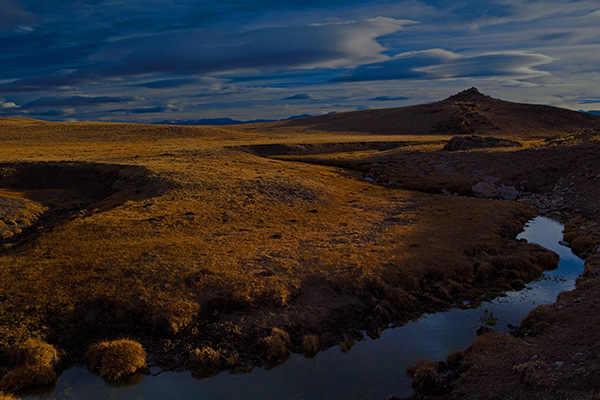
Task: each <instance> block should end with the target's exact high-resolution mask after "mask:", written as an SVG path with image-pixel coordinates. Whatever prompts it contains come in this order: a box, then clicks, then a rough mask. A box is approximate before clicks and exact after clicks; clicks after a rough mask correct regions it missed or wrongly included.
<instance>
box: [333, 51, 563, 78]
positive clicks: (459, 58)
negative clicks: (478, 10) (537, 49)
mask: <svg viewBox="0 0 600 400" xmlns="http://www.w3.org/2000/svg"><path fill="white" fill-rule="evenodd" d="M552 61H553V59H552V58H551V57H548V56H545V55H543V54H537V53H530V52H523V51H507V52H494V53H483V54H477V55H467V56H465V55H460V54H457V53H453V52H450V51H447V50H444V49H429V50H423V51H412V52H407V53H402V54H399V55H397V56H395V57H394V58H392V59H391V60H389V61H385V62H381V63H375V64H368V65H362V66H359V67H357V68H355V69H353V70H350V71H348V72H346V73H344V74H342V75H340V76H338V77H336V78H334V79H332V81H334V82H358V81H376V80H396V79H447V78H464V77H493V76H506V77H508V76H510V77H513V78H523V77H534V76H541V75H547V74H548V73H547V72H544V71H540V70H536V69H535V67H537V66H539V65H543V64H548V63H551V62H552Z"/></svg>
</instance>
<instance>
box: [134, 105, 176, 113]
mask: <svg viewBox="0 0 600 400" xmlns="http://www.w3.org/2000/svg"><path fill="white" fill-rule="evenodd" d="M124 111H125V112H127V113H129V114H156V113H164V112H167V111H177V108H176V107H175V106H174V105H172V104H165V105H163V106H156V107H143V108H134V109H131V110H124Z"/></svg>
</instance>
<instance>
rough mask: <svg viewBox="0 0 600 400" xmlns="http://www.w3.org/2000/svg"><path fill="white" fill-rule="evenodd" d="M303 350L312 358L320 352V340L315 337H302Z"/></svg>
mask: <svg viewBox="0 0 600 400" xmlns="http://www.w3.org/2000/svg"><path fill="white" fill-rule="evenodd" d="M302 349H303V350H304V355H305V356H306V357H309V358H312V357H314V356H316V355H317V353H318V352H319V338H318V337H317V336H315V335H305V336H303V337H302Z"/></svg>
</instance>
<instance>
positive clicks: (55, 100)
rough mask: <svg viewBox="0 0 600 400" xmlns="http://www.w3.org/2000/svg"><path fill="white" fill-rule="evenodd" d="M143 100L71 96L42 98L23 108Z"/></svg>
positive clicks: (132, 97) (26, 104) (136, 98)
mask: <svg viewBox="0 0 600 400" xmlns="http://www.w3.org/2000/svg"><path fill="white" fill-rule="evenodd" d="M139 100H143V98H141V97H134V96H99V97H93V96H71V97H59V96H53V97H40V98H39V99H36V100H33V101H30V102H29V103H25V104H23V105H22V106H21V108H22V109H23V110H28V109H31V108H39V107H57V106H72V107H79V106H90V105H96V104H105V103H128V102H132V101H139Z"/></svg>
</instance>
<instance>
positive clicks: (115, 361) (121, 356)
mask: <svg viewBox="0 0 600 400" xmlns="http://www.w3.org/2000/svg"><path fill="white" fill-rule="evenodd" d="M87 359H88V367H89V369H90V370H91V371H93V372H97V373H98V374H99V375H100V376H101V377H103V378H106V379H111V380H116V379H121V378H124V377H126V376H128V375H131V374H133V373H135V372H136V371H138V370H139V369H140V368H143V367H145V366H146V352H145V351H144V348H143V347H142V345H141V344H140V343H138V342H136V341H134V340H130V339H118V340H112V341H105V342H100V343H96V344H94V345H92V346H90V348H89V350H88V352H87Z"/></svg>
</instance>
